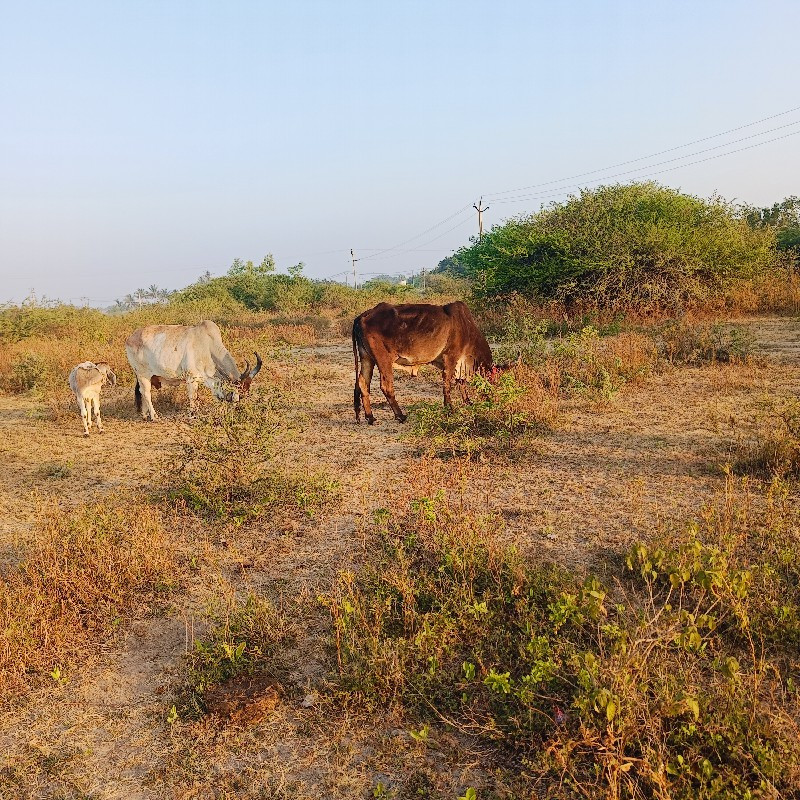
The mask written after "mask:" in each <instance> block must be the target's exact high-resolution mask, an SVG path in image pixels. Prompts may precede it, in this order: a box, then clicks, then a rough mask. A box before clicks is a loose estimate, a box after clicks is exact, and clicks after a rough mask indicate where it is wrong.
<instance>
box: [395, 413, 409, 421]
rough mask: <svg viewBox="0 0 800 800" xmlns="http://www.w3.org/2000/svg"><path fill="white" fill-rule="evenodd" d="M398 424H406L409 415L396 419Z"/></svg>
mask: <svg viewBox="0 0 800 800" xmlns="http://www.w3.org/2000/svg"><path fill="white" fill-rule="evenodd" d="M396 419H397V421H398V422H405V421H406V420H407V419H408V414H402V415H401V416H399V417H396Z"/></svg>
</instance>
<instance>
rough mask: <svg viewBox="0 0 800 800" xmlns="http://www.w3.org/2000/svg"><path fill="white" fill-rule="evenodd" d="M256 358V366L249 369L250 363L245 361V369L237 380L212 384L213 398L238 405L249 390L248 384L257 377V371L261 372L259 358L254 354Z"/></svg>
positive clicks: (219, 381)
mask: <svg viewBox="0 0 800 800" xmlns="http://www.w3.org/2000/svg"><path fill="white" fill-rule="evenodd" d="M254 355H255V357H256V365H255V366H254V367H253V368H252V369H250V362H249V361H245V362H244V363H245V365H246V366H245V368H244V371H243V372H242V374H241V375H239V377H238V378H237V379H233V378H231V379H230V380H227V381H222V380H218V381H215V383H214V388H213V390H212V391H213V392H214V397H216V398H217V400H225V401H227V402H228V403H238V402H239V399H240V398H241V397H244V395H246V394H247V391H248V389H250V384H251V383H252V382H253V378H255V376H256V375H258V373H259V371H260V370H261V356H260V355H259V354H258V353H254Z"/></svg>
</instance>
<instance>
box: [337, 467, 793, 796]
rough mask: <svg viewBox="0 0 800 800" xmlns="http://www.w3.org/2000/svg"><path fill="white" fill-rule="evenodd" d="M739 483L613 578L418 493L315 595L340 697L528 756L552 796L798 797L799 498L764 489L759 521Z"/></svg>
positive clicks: (420, 731) (635, 554) (634, 553)
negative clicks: (560, 561)
mask: <svg viewBox="0 0 800 800" xmlns="http://www.w3.org/2000/svg"><path fill="white" fill-rule="evenodd" d="M747 491H748V489H747V486H746V485H741V486H740V485H739V484H737V483H736V482H735V480H734V479H733V478H730V477H729V479H728V488H727V490H726V496H725V498H723V499H722V501H721V503H720V504H719V506H718V507H715V508H714V509H708V510H705V511H704V512H703V514H702V515H701V519H702V520H703V522H702V523H698V522H692V523H690V524H689V525H687V527H686V530H685V532H684V533H683V534H682V535H681V536H679V537H678V536H676V535H675V534H672V535H671V536H670V538H669V539H666V538H665V540H664V541H659V542H652V543H639V544H637V545H636V546H634V547H633V548H631V550H630V551H629V552H628V554H627V557H626V561H625V566H624V569H623V571H622V572H620V574H619V575H618V576H617V578H616V581H615V584H614V586H613V590H612V589H610V588H609V587H608V586H607V585H605V584H604V583H603V582H601V581H600V580H599V579H598V578H596V577H594V576H591V575H589V576H581V575H574V574H570V573H569V572H566V571H564V570H557V569H555V568H553V567H548V566H545V565H538V564H535V563H531V562H529V561H526V560H525V559H523V558H522V557H521V556H520V555H519V554H518V553H516V552H515V551H514V550H513V549H510V548H506V547H503V546H500V545H498V544H496V543H495V542H496V541H497V536H496V529H497V528H499V527H500V526H501V525H502V522H501V521H500V519H498V518H495V517H491V516H481V517H476V516H475V515H472V514H469V513H466V512H464V511H463V510H461V509H454V508H451V507H450V506H448V504H447V501H446V499H445V497H444V496H443V495H438V496H435V497H434V498H424V499H423V500H421V501H419V502H418V503H417V504H416V506H415V508H412V509H411V511H410V512H409V513H408V514H405V515H399V516H398V515H396V516H393V517H392V518H390V519H389V520H385V519H384V520H382V521H381V525H380V527H378V528H377V529H376V530H375V532H374V540H373V547H372V548H371V553H372V554H373V556H372V558H371V559H370V561H369V563H367V564H365V565H364V566H363V567H362V569H361V570H360V571H359V572H358V573H355V574H354V573H346V574H342V575H341V576H340V578H339V580H338V582H337V584H336V586H335V587H334V590H333V592H332V594H331V596H330V597H329V598H327V603H328V607H329V609H330V611H331V616H332V621H333V624H334V630H335V645H336V649H337V654H338V664H339V688H340V691H342V692H343V693H344V695H345V696H346V697H348V698H349V701H350V702H358V701H359V700H361V701H364V700H365V701H367V702H368V703H370V704H374V703H379V704H386V705H387V706H393V705H395V704H399V705H401V706H403V707H404V708H405V709H406V710H407V712H409V713H412V714H414V715H415V716H416V719H418V720H419V721H420V722H422V723H423V724H422V727H421V728H420V727H417V726H416V725H415V726H414V727H413V728H412V729H411V730H410V733H411V735H412V738H414V739H415V740H417V741H420V742H423V741H428V739H429V738H430V736H431V734H430V733H429V731H428V728H427V727H426V725H427V724H428V722H426V720H431V724H432V723H433V721H436V722H438V723H440V724H441V723H442V722H444V723H445V724H452V725H453V726H454V727H456V728H457V729H460V730H465V729H468V730H470V731H472V732H473V733H474V734H475V735H478V736H480V737H481V738H482V739H483V740H484V742H485V743H486V744H487V745H488V744H490V743H491V744H492V745H493V746H494V747H495V748H497V750H498V752H500V753H502V752H503V751H504V750H505V749H506V748H508V751H509V752H511V753H513V754H514V757H515V758H517V757H519V754H524V757H525V758H526V763H527V769H528V770H529V771H530V773H531V779H532V780H535V781H536V784H537V786H538V785H545V786H546V785H547V781H551V782H552V783H551V784H550V785H552V786H553V787H555V786H559V787H560V790H561V791H562V794H563V796H565V797H573V796H574V797H586V796H613V797H619V798H631V800H633V799H634V798H640V797H647V796H662V797H680V798H687V800H688V798H702V799H703V800H717V798H720V797H756V796H758V795H759V793H763V791H765V789H764V787H767V788H768V789H769V792H771V793H772V794H773V795H774V796H794V794H796V793H797V791H798V790H800V767H798V765H800V737H797V735H796V731H797V728H796V724H797V723H796V720H797V719H798V718H800V716H799V715H800V698H799V697H798V694H797V691H796V689H795V688H794V687H795V684H796V670H797V668H798V661H797V649H796V648H797V646H798V643H800V613H799V612H800V566H798V562H797V558H796V547H797V544H798V542H797V531H798V530H800V510H799V507H798V505H797V504H796V502H793V498H792V497H791V496H790V495H789V493H788V490H787V489H786V488H785V487H782V486H779V485H776V486H774V487H773V488H772V489H771V490H770V493H769V495H768V497H767V498H766V502H765V505H764V506H762V508H763V509H764V510H763V513H762V516H760V517H759V516H754V515H752V513H751V510H752V508H753V506H754V502H753V498H751V497H749V496H748V495H747ZM612 597H613V601H612V599H611V598H612ZM766 708H769V713H764V709H766ZM432 710H435V713H432ZM543 754H546V757H545V756H543ZM564 775H569V776H570V778H569V781H568V782H565V780H564ZM542 782H544V783H542ZM537 791H538V790H537ZM558 796H562V795H561V794H560V795H558Z"/></svg>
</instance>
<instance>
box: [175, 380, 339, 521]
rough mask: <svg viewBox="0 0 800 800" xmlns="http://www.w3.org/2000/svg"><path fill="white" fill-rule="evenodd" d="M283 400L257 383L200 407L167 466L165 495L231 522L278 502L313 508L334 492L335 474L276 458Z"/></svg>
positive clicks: (283, 432)
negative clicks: (249, 390)
mask: <svg viewBox="0 0 800 800" xmlns="http://www.w3.org/2000/svg"><path fill="white" fill-rule="evenodd" d="M288 408H289V406H288V403H287V402H286V401H285V400H284V398H283V397H282V396H281V394H280V393H279V392H278V391H277V390H275V389H273V388H271V387H266V388H264V387H262V388H261V390H260V391H259V392H254V393H253V394H251V395H249V396H248V397H246V398H245V399H243V400H242V401H240V402H239V403H236V404H228V403H215V404H213V405H210V406H207V407H205V408H204V409H202V410H201V411H200V412H199V413H198V415H197V417H196V419H195V420H194V421H193V423H192V424H191V425H190V426H188V427H187V428H185V429H184V430H183V438H182V441H181V443H180V450H179V453H178V456H177V457H176V458H175V459H174V461H173V462H172V463H171V464H170V465H169V467H168V470H167V478H168V480H167V481H166V482H167V484H168V485H169V486H170V487H171V488H170V492H169V493H170V496H171V497H172V498H173V499H174V500H181V501H182V502H185V503H186V504H187V505H188V507H189V508H190V509H191V510H192V511H194V512H196V513H198V514H201V515H203V516H207V517H210V518H212V519H219V520H231V521H233V522H235V523H237V524H241V523H243V522H246V521H248V520H252V519H256V518H259V517H263V516H264V515H265V514H267V513H271V512H275V511H277V510H278V509H281V508H284V509H294V510H301V511H303V512H305V513H306V514H309V515H313V514H314V513H315V512H316V511H318V510H319V509H320V508H322V507H324V506H325V505H326V504H327V503H329V502H330V501H331V500H333V499H334V498H336V497H338V493H339V488H338V484H337V482H336V481H335V480H333V479H332V478H330V477H329V476H328V475H327V474H325V473H324V472H322V471H319V472H314V471H307V472H304V473H303V474H302V475H295V474H292V473H289V472H287V471H286V470H285V469H283V468H281V467H279V466H277V464H276V449H277V446H278V444H279V443H282V442H284V443H285V441H286V438H287V436H288V435H289V433H290V424H287V419H288V415H287V410H288Z"/></svg>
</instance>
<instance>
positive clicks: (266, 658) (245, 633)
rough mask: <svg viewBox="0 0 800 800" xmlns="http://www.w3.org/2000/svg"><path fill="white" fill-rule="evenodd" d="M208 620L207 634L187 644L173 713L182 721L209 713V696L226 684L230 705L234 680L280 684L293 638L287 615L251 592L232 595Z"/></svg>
mask: <svg viewBox="0 0 800 800" xmlns="http://www.w3.org/2000/svg"><path fill="white" fill-rule="evenodd" d="M207 617H208V618H209V619H210V620H211V624H210V627H209V629H208V630H207V631H206V633H205V634H204V636H202V637H201V638H199V639H195V640H194V641H193V642H191V644H190V650H189V652H188V653H187V656H186V658H187V673H188V680H187V684H186V687H185V691H184V692H182V693H181V695H180V698H179V700H178V706H179V708H178V707H176V708H175V712H174V713H175V714H179V715H180V716H181V717H183V718H191V717H196V716H198V715H201V714H203V713H206V712H208V711H209V710H213V709H212V708H210V707H209V703H213V699H214V692H215V691H218V690H220V688H221V687H225V685H226V684H227V685H228V695H229V697H230V700H231V702H233V703H235V702H236V698H235V694H236V693H235V691H231V690H230V686H231V683H232V681H234V680H235V679H236V678H242V677H247V676H258V678H259V679H261V680H262V681H264V679H266V681H269V682H271V683H275V684H280V682H281V681H282V680H283V679H284V673H285V671H286V670H287V667H288V665H287V664H286V663H285V659H284V658H283V653H284V652H285V650H286V648H287V647H289V646H290V645H291V643H292V641H293V638H294V636H295V635H296V633H297V631H296V630H295V628H294V626H293V625H292V623H291V621H290V620H289V617H288V615H286V614H284V613H281V612H280V611H278V610H277V609H276V608H275V607H274V606H273V605H272V604H271V603H270V602H269V601H267V600H266V599H265V598H263V597H260V596H258V595H255V594H253V593H252V592H249V593H247V594H246V595H245V596H244V597H237V595H236V592H235V590H234V589H231V591H230V594H229V595H228V596H227V597H226V598H225V599H223V600H217V601H216V603H215V604H214V606H213V607H212V608H210V609H209V610H208V612H207ZM265 685H266V684H265Z"/></svg>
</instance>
